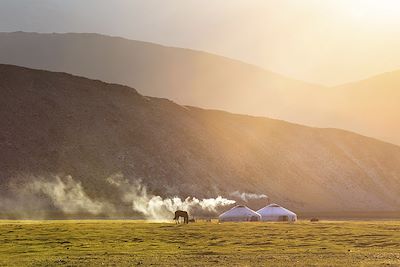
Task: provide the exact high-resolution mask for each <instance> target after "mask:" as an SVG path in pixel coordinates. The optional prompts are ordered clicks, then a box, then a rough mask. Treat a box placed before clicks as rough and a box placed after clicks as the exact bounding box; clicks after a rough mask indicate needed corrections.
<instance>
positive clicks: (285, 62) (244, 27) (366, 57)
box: [0, 0, 400, 84]
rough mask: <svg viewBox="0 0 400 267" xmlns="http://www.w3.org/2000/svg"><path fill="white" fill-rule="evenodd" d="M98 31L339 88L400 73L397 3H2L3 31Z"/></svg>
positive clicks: (178, 0)
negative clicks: (199, 52)
mask: <svg viewBox="0 0 400 267" xmlns="http://www.w3.org/2000/svg"><path fill="white" fill-rule="evenodd" d="M18 30H22V31H35V32H97V33H103V34H108V35H117V36H123V37H127V38H129V39H137V40H144V41H151V42H156V43H160V44H166V45H171V46H178V47H187V48H193V49H198V50H205V51H208V52H212V53H216V54H220V55H225V56H228V57H232V58H236V59H240V60H243V61H246V62H249V63H253V64H256V65H259V66H261V67H264V68H266V69H269V70H272V71H275V72H279V73H282V74H285V75H288V76H291V77H294V78H297V79H301V80H307V81H312V82H318V83H324V84H339V83H343V82H346V81H350V80H356V79H361V78H364V77H367V76H370V75H373V74H377V73H381V72H384V71H389V70H394V69H400V0H399V1H398V0H142V1H136V0H113V1H109V0H68V1H66V0H0V31H6V32H8V31H18Z"/></svg>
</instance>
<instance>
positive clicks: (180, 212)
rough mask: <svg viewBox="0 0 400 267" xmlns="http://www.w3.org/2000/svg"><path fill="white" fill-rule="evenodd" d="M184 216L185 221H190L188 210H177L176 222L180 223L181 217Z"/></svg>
mask: <svg viewBox="0 0 400 267" xmlns="http://www.w3.org/2000/svg"><path fill="white" fill-rule="evenodd" d="M180 217H183V220H184V223H186V224H187V223H189V215H188V213H187V212H186V211H183V210H177V211H175V217H174V220H175V221H176V223H179V218H180Z"/></svg>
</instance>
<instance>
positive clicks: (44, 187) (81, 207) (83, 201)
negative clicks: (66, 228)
mask: <svg viewBox="0 0 400 267" xmlns="http://www.w3.org/2000/svg"><path fill="white" fill-rule="evenodd" d="M26 189H27V190H29V191H30V192H33V193H35V194H37V193H42V194H44V195H46V196H47V197H48V198H50V200H51V201H52V204H53V205H54V206H55V207H56V208H58V209H60V210H61V211H62V212H64V213H66V214H74V213H79V212H87V213H90V214H94V215H97V214H100V213H103V212H110V211H113V207H112V206H111V205H110V204H108V203H104V202H100V201H96V200H92V199H91V198H90V197H89V196H88V195H87V194H86V193H85V191H84V190H83V188H82V185H81V183H80V182H76V181H74V179H72V177H71V176H66V177H64V178H63V179H61V178H60V177H59V176H56V177H55V179H54V180H52V181H48V180H35V181H34V182H32V183H31V184H29V185H28V186H27V188H26Z"/></svg>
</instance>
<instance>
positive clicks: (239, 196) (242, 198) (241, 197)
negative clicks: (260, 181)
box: [230, 191, 268, 202]
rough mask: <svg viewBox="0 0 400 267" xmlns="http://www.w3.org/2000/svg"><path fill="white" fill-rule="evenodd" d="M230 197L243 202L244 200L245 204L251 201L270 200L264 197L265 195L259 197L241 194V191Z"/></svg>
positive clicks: (252, 194) (231, 194)
mask: <svg viewBox="0 0 400 267" xmlns="http://www.w3.org/2000/svg"><path fill="white" fill-rule="evenodd" d="M230 196H232V197H237V198H240V199H241V200H243V201H245V202H248V201H249V200H255V199H266V198H268V196H267V195H264V194H261V195H258V194H254V193H245V192H243V193H240V192H239V191H235V192H232V193H230Z"/></svg>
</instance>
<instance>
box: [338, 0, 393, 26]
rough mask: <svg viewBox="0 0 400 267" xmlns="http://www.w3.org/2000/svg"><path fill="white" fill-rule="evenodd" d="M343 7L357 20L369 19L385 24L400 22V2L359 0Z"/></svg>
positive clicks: (348, 2)
mask: <svg viewBox="0 0 400 267" xmlns="http://www.w3.org/2000/svg"><path fill="white" fill-rule="evenodd" d="M343 5H345V6H346V7H347V9H348V10H349V11H350V12H351V15H352V16H353V17H354V18H356V19H362V20H364V19H369V20H375V21H380V22H383V23H391V22H394V21H398V20H400V1H399V0H357V1H346V3H344V4H343ZM346 7H345V8H346Z"/></svg>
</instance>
